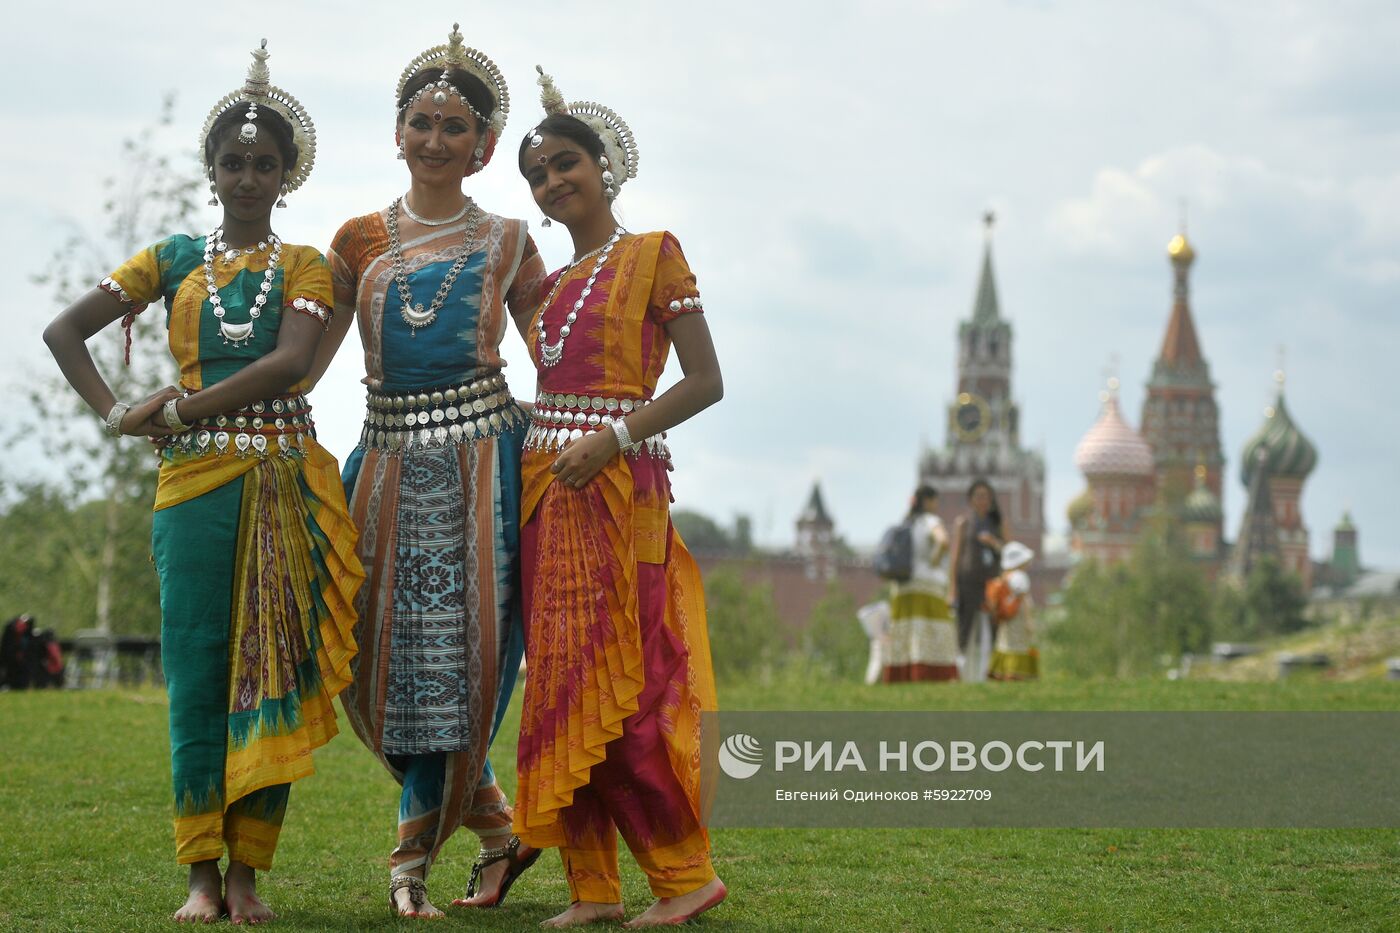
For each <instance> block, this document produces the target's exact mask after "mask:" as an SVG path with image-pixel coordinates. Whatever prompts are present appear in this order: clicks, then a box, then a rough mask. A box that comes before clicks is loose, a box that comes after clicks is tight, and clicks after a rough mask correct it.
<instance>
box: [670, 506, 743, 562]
mask: <svg viewBox="0 0 1400 933" xmlns="http://www.w3.org/2000/svg"><path fill="white" fill-rule="evenodd" d="M671 524H673V525H675V526H676V531H678V532H680V535H681V540H682V541H684V542H685V546H686V547H687V548H689V549H690V550H692V551H710V552H716V551H718V552H722V553H728V552H730V551H732V550H733V548H734V542H733V540H732V539H731V538H730V537H729V533H728V532H727V531H725V530H724V529H723V528H721V527H720V526H719V523H718V522H716V521H715V520H714V519H712V518H710V517H709V516H708V515H702V514H701V513H699V512H692V511H690V510H688V509H676V510H675V511H673V512H672V513H671Z"/></svg>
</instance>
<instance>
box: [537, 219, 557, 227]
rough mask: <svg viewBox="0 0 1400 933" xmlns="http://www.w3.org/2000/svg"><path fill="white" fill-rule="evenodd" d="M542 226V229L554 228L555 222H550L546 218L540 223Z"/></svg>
mask: <svg viewBox="0 0 1400 933" xmlns="http://www.w3.org/2000/svg"><path fill="white" fill-rule="evenodd" d="M540 226H541V227H552V226H554V221H552V220H550V219H549V218H548V217H546V218H545V219H544V220H541V221H540Z"/></svg>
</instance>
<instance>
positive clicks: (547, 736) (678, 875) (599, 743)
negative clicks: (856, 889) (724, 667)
mask: <svg viewBox="0 0 1400 933" xmlns="http://www.w3.org/2000/svg"><path fill="white" fill-rule="evenodd" d="M540 84H541V86H542V87H543V88H544V93H543V95H542V99H543V102H544V109H545V113H546V117H545V119H544V120H543V122H541V123H540V124H539V125H538V126H537V127H536V128H535V129H534V130H532V131H531V132H530V133H529V134H528V135H527V136H526V137H525V139H524V140H523V141H522V142H521V145H520V151H519V154H518V161H519V166H520V171H521V173H522V174H523V175H524V176H525V179H526V181H527V182H528V183H529V185H530V191H531V193H532V195H533V196H534V198H535V203H536V204H537V205H539V207H540V209H541V210H542V211H543V212H544V214H545V216H546V218H549V219H551V220H553V221H555V222H558V223H561V224H563V225H564V226H566V227H567V228H568V230H569V235H570V236H571V238H572V239H573V246H574V258H573V260H572V261H571V262H570V263H569V264H568V265H567V266H565V267H564V268H562V269H560V270H559V271H557V272H556V273H554V274H553V275H552V276H551V277H550V278H549V280H548V282H547V286H546V287H547V292H546V293H545V294H546V297H545V299H544V300H543V302H541V304H540V310H539V312H538V313H537V314H536V315H535V318H534V324H533V328H532V330H533V331H534V333H533V334H532V335H531V338H530V340H529V341H528V344H529V347H530V352H531V355H532V358H533V359H534V361H535V365H536V369H537V370H538V373H539V396H538V398H537V399H536V401H535V406H534V410H533V416H532V421H533V423H532V424H531V426H530V431H529V433H528V435H527V436H526V443H525V459H524V467H523V471H522V472H523V481H524V495H523V497H522V499H521V505H520V514H521V519H522V522H523V523H524V524H523V532H522V555H523V557H522V562H523V568H524V576H523V582H522V588H523V591H524V597H525V619H526V659H527V663H528V665H529V674H528V676H527V678H526V681H525V690H524V698H523V704H524V705H523V707H522V710H521V716H520V744H519V746H518V753H517V768H518V774H519V790H518V795H517V799H516V809H515V831H516V832H517V833H519V834H520V838H521V839H523V840H525V842H527V843H529V844H530V845H532V846H539V847H548V846H557V847H559V848H560V851H561V854H562V856H563V861H564V871H565V874H566V875H567V877H568V881H569V892H570V894H571V895H572V901H573V903H572V904H571V905H570V906H569V908H568V909H567V910H565V911H564V912H563V913H561V914H559V915H558V916H556V917H553V918H551V919H549V920H547V921H545V926H553V927H565V926H574V925H578V924H583V923H591V922H594V921H600V920H613V919H619V918H621V917H622V915H623V906H622V893H621V887H620V885H619V878H618V861H617V836H618V833H619V832H621V834H622V837H623V839H624V840H625V841H626V842H627V846H628V848H629V849H630V850H631V851H632V855H633V857H634V858H635V859H636V860H637V863H638V864H639V865H640V866H641V868H642V870H643V871H644V872H645V873H646V875H647V879H648V881H649V882H650V885H651V890H652V893H653V894H655V895H656V897H657V901H656V902H655V903H654V904H652V905H651V907H649V908H648V909H647V910H646V911H645V912H644V913H642V914H641V915H639V916H638V917H636V918H635V919H634V920H632V922H631V923H630V924H629V926H634V927H641V926H656V925H663V924H674V923H682V922H684V921H685V920H688V919H690V918H692V917H695V916H697V915H699V914H700V913H702V912H704V911H706V910H708V909H709V908H711V907H714V906H715V905H716V904H718V903H719V902H720V901H722V900H724V897H725V893H726V892H725V887H724V884H723V883H722V882H721V881H720V879H719V878H718V877H717V876H716V875H715V870H714V868H713V866H712V865H711V861H710V842H709V835H708V833H707V831H706V829H705V826H704V823H703V812H702V806H701V800H700V733H701V715H702V713H704V712H706V711H713V710H715V709H716V699H715V685H714V672H713V669H712V667H711V664H710V644H709V634H708V632H707V630H706V626H705V602H704V593H703V591H702V589H701V580H700V574H699V571H698V569H697V568H696V565H695V561H694V560H693V559H692V558H691V556H690V553H689V552H688V551H687V550H686V548H685V545H684V544H683V543H682V542H681V539H680V536H679V535H678V534H677V533H676V530H675V527H674V526H673V525H672V524H671V519H670V505H669V503H670V500H671V485H670V479H669V476H668V469H669V467H670V452H669V451H668V450H667V448H666V446H665V444H664V442H663V436H664V435H663V432H664V431H666V430H667V429H668V428H671V427H673V426H675V425H677V424H680V423H681V422H682V421H685V420H686V419H688V418H690V417H692V416H693V415H695V414H696V413H698V412H700V411H701V410H703V409H705V408H707V407H708V406H710V405H712V404H714V403H715V402H717V401H719V399H720V398H721V397H722V396H723V394H724V387H723V382H722V380H721V376H720V368H719V363H718V361H717V360H716V358H715V350H714V345H713V344H712V342H711V340H710V332H709V328H708V327H707V325H706V323H705V318H704V315H703V314H701V313H700V312H701V310H702V303H701V300H700V296H699V293H698V291H697V290H696V284H695V276H694V275H693V274H692V273H691V271H690V267H689V266H688V265H687V263H686V260H685V256H684V255H683V254H682V252H681V247H680V244H679V243H678V242H677V241H676V238H675V237H674V236H672V235H671V234H669V233H643V234H637V235H633V234H629V233H628V232H627V231H626V230H624V229H623V228H622V227H620V226H619V225H618V222H617V219H616V218H615V217H614V216H613V211H612V202H613V198H614V197H616V195H617V192H618V189H619V188H620V187H621V186H622V184H623V183H624V182H625V181H626V180H627V179H629V178H632V177H634V176H635V175H636V173H637V146H636V143H635V141H634V140H633V137H632V133H631V131H630V130H629V129H628V128H627V125H626V124H625V123H623V122H622V120H621V119H620V118H619V117H618V116H617V114H615V113H613V112H612V111H611V110H609V109H607V108H606V107H603V106H601V105H598V104H593V103H573V104H567V105H566V104H565V103H564V99H563V98H562V97H561V96H560V94H559V92H558V90H557V89H556V88H555V87H554V84H553V81H552V80H550V79H549V78H548V77H547V76H545V75H544V73H543V71H541V73H540ZM672 346H674V347H675V349H676V357H677V359H679V361H680V364H681V369H682V371H683V373H684V376H683V378H681V379H680V380H679V381H678V382H677V383H676V384H675V385H674V386H672V387H671V388H670V389H668V390H667V391H666V392H664V393H663V394H662V395H660V396H659V397H657V398H655V399H653V398H652V396H653V394H654V392H655V390H656V383H657V380H658V379H659V378H660V376H661V372H662V369H663V368H664V367H665V365H666V359H667V356H668V355H669V353H670V350H671V347H672Z"/></svg>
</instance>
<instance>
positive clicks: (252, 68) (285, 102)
mask: <svg viewBox="0 0 1400 933" xmlns="http://www.w3.org/2000/svg"><path fill="white" fill-rule="evenodd" d="M270 55H271V53H270V52H268V50H267V40H266V39H264V40H263V41H262V45H261V46H260V47H259V48H256V49H254V50H253V63H252V64H251V65H249V66H248V76H247V78H246V79H245V80H244V82H243V86H242V87H240V88H238V89H237V90H234V91H230V92H229V93H227V94H225V95H224V96H223V97H221V98H220V99H219V102H218V103H216V104H215V105H214V106H213V108H212V109H211V110H210V111H209V115H208V116H207V117H205V119H204V127H203V128H202V129H201V130H200V133H199V148H200V149H201V150H204V148H205V143H206V141H207V140H208V139H209V133H210V131H211V130H212V129H213V128H214V123H215V121H217V120H218V119H219V117H221V116H223V115H224V114H225V113H227V112H228V111H230V110H233V109H234V108H235V107H244V106H246V107H247V110H246V111H245V113H244V115H243V119H244V122H243V124H242V126H240V127H239V130H238V136H237V137H236V138H237V139H238V141H239V142H240V143H242V144H243V145H245V146H251V145H253V144H254V143H256V142H257V141H258V123H257V121H258V118H259V116H260V115H261V114H262V113H263V112H264V111H265V110H267V109H270V110H271V111H272V112H273V113H275V114H277V115H278V116H280V117H282V118H283V119H284V120H286V121H287V123H288V125H289V126H290V127H291V128H292V142H293V143H295V144H296V147H297V159H296V162H295V163H294V164H292V165H290V166H287V169H286V174H285V176H284V179H285V181H286V185H285V186H284V188H283V191H282V194H283V195H286V194H289V193H291V192H293V191H295V190H296V189H297V188H300V187H301V185H302V183H303V182H305V181H306V179H307V176H309V175H310V174H311V168H312V166H314V165H315V164H316V127H315V125H314V124H312V122H311V117H309V116H308V115H307V113H306V110H305V109H304V108H303V107H302V106H301V102H300V101H298V100H297V99H296V98H295V97H293V96H292V95H291V94H288V93H287V92H286V91H284V90H282V89H281V88H279V87H276V86H275V85H273V84H272V83H271V75H270V73H269V72H268V68H267V60H268V58H269V57H270ZM243 158H244V160H245V161H251V160H252V158H253V155H252V153H249V152H245V153H244V154H243ZM205 168H206V169H208V173H209V181H210V190H211V191H212V190H213V174H214V167H213V165H206V166H205ZM209 203H210V205H211V206H212V205H215V204H217V203H218V199H217V197H215V198H211V199H210V201H209Z"/></svg>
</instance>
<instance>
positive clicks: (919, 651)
mask: <svg viewBox="0 0 1400 933" xmlns="http://www.w3.org/2000/svg"><path fill="white" fill-rule="evenodd" d="M905 521H906V522H907V523H908V525H909V530H910V535H911V538H912V545H913V547H912V556H913V561H912V568H911V573H910V577H909V580H908V581H907V582H904V583H893V584H891V595H890V624H889V634H888V636H887V637H886V639H885V642H884V645H883V646H882V648H883V652H882V654H883V657H882V663H883V672H882V674H881V679H882V680H883V681H884V682H885V683H901V682H906V681H913V680H957V679H958V668H957V630H956V628H954V625H953V618H952V613H951V612H950V610H949V607H948V566H947V556H948V532H947V529H945V528H944V527H943V522H942V521H940V520H939V518H938V492H937V490H935V489H934V488H933V487H932V486H920V487H919V488H918V489H916V490H915V491H914V498H913V501H912V502H911V503H910V506H909V515H908V516H907V517H906V519H905Z"/></svg>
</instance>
